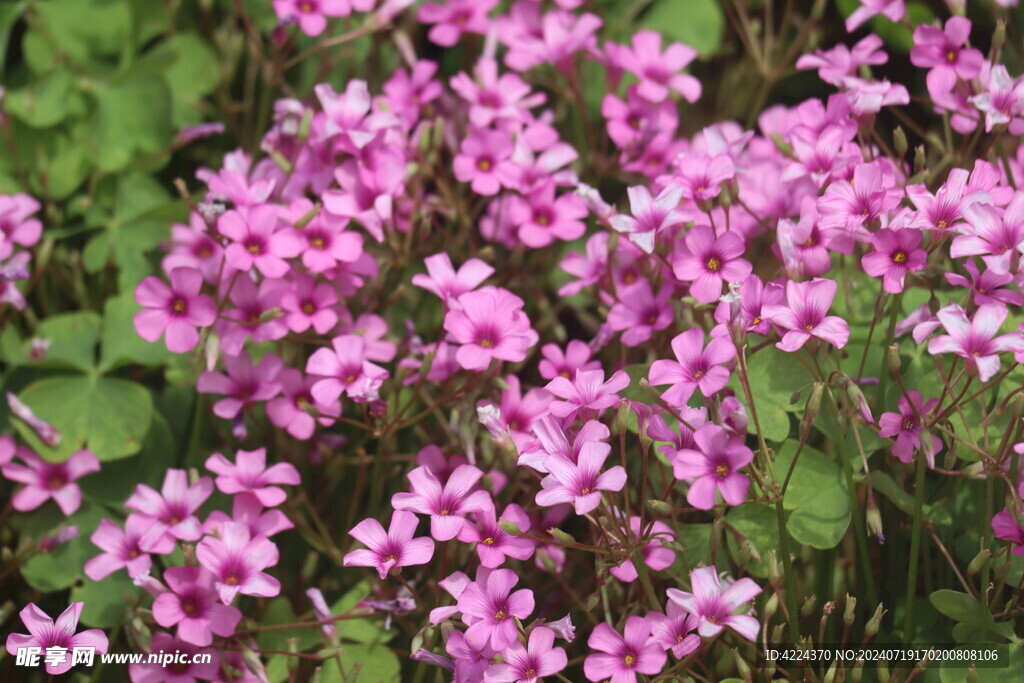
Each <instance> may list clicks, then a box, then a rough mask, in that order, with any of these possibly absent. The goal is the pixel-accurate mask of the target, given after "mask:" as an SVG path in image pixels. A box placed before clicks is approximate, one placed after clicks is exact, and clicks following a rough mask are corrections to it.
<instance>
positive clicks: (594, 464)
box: [537, 444, 626, 515]
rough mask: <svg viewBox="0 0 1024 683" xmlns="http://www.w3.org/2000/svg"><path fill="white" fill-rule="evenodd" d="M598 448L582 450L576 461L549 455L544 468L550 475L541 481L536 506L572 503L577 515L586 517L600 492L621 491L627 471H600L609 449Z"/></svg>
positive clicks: (599, 499) (596, 501)
mask: <svg viewBox="0 0 1024 683" xmlns="http://www.w3.org/2000/svg"><path fill="white" fill-rule="evenodd" d="M595 446H596V444H595ZM600 446H604V447H603V448H602V447H593V448H590V447H584V448H582V449H581V450H580V453H579V457H578V459H577V461H576V462H573V461H571V460H568V459H566V458H563V457H562V456H560V455H551V456H548V458H547V459H545V460H544V467H545V469H547V471H548V472H550V474H549V475H548V476H546V477H544V479H543V480H542V481H541V489H542V490H541V491H539V492H538V493H537V505H540V506H542V507H551V506H552V505H560V504H562V503H572V504H573V506H574V507H575V509H576V514H577V515H585V514H587V513H588V512H590V511H591V510H593V509H594V508H596V507H597V506H598V505H600V504H601V491H621V490H622V487H623V486H625V485H626V470H624V469H623V468H622V466H621V465H615V466H614V467H612V468H610V469H609V470H608V471H606V472H602V471H601V468H602V467H604V461H605V460H606V459H607V458H608V452H609V450H610V449H609V448H607V444H600Z"/></svg>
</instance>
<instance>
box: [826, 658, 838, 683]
mask: <svg viewBox="0 0 1024 683" xmlns="http://www.w3.org/2000/svg"><path fill="white" fill-rule="evenodd" d="M838 667H839V662H832V666H830V667H829V668H828V671H826V672H825V677H824V678H823V679H822V683H835V680H836V672H837V671H838V670H839V668H838Z"/></svg>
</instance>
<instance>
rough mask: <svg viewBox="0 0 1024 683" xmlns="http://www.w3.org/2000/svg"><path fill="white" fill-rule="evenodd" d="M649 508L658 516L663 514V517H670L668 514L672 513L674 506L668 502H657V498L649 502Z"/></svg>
mask: <svg viewBox="0 0 1024 683" xmlns="http://www.w3.org/2000/svg"><path fill="white" fill-rule="evenodd" d="M647 507H648V508H649V509H650V510H651V511H652V512H657V513H658V514H662V515H668V514H671V513H672V506H671V505H669V503H668V501H664V500H657V499H655V498H650V499H649V500H648V501H647Z"/></svg>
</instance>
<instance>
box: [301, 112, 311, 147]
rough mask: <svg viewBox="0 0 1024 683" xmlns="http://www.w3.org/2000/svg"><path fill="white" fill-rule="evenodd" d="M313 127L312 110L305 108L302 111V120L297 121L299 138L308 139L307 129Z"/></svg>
mask: <svg viewBox="0 0 1024 683" xmlns="http://www.w3.org/2000/svg"><path fill="white" fill-rule="evenodd" d="M312 127H313V110H312V109H306V110H305V111H303V112H302V121H300V122H299V134H298V135H299V140H308V139H309V131H310V129H311V128H312Z"/></svg>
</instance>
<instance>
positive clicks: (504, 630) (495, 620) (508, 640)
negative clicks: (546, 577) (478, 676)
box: [458, 569, 534, 650]
mask: <svg viewBox="0 0 1024 683" xmlns="http://www.w3.org/2000/svg"><path fill="white" fill-rule="evenodd" d="M518 582H519V577H518V576H516V573H515V572H514V571H512V570H511V569H496V570H494V571H493V572H491V573H490V575H489V576H488V577H487V579H486V580H484V581H474V582H472V583H470V584H469V585H468V586H466V588H465V589H464V590H463V591H462V594H461V595H460V596H459V602H458V608H459V611H460V612H462V615H463V621H465V622H466V624H467V625H468V626H469V629H467V630H466V640H467V641H469V643H470V645H472V646H473V647H475V648H477V649H480V648H482V647H484V646H485V645H490V647H492V648H493V649H495V650H504V649H505V648H506V647H508V646H509V645H511V644H512V643H513V642H515V640H516V635H517V633H518V629H517V627H516V619H526V617H528V616H530V613H531V612H533V604H534V603H533V591H532V590H529V589H526V588H524V589H522V590H518V591H515V592H514V593H513V592H512V588H513V587H514V586H515V585H516V584H517V583H518Z"/></svg>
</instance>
